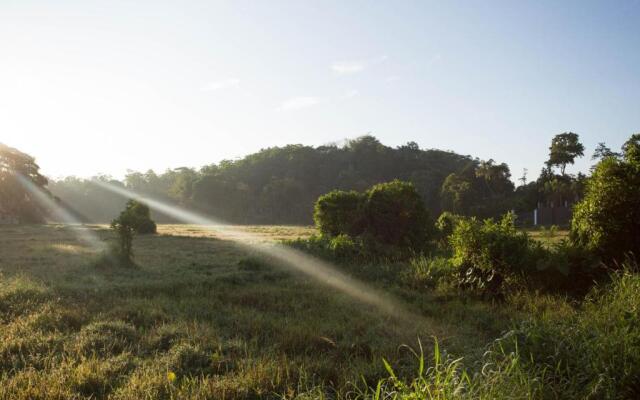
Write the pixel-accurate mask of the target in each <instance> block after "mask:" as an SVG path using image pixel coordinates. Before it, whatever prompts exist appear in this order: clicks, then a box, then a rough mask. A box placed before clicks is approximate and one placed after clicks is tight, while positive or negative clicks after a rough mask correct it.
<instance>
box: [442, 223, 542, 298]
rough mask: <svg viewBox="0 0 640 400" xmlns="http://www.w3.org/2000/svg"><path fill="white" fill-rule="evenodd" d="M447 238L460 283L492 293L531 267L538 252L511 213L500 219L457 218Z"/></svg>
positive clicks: (463, 285)
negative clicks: (496, 220)
mask: <svg viewBox="0 0 640 400" xmlns="http://www.w3.org/2000/svg"><path fill="white" fill-rule="evenodd" d="M449 240H450V244H451V249H452V252H453V256H452V258H451V261H452V263H453V265H454V266H455V267H457V268H458V269H459V284H460V285H461V286H462V287H463V288H470V289H481V290H483V291H484V292H485V293H491V294H496V293H498V292H500V290H501V288H502V285H503V283H504V281H505V280H510V279H516V278H519V277H522V276H523V275H524V274H526V273H527V272H529V270H533V269H534V268H535V265H536V264H537V260H538V259H539V257H540V251H541V246H540V245H539V244H538V243H537V242H534V241H533V240H531V239H530V238H529V236H528V235H527V234H526V233H525V232H521V231H518V230H517V229H516V227H515V216H514V215H513V214H512V213H508V214H506V215H505V216H504V217H503V218H502V220H500V221H499V222H495V221H494V220H492V219H487V220H484V221H480V220H478V219H476V218H475V217H471V218H460V219H459V220H458V221H457V223H456V225H455V228H454V230H453V233H452V234H451V236H450V238H449Z"/></svg>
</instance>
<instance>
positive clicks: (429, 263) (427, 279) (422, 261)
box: [403, 255, 456, 289]
mask: <svg viewBox="0 0 640 400" xmlns="http://www.w3.org/2000/svg"><path fill="white" fill-rule="evenodd" d="M455 271H456V269H455V268H454V266H453V265H452V264H451V261H450V260H449V259H448V258H446V257H426V256H424V255H420V256H418V257H414V258H412V259H411V260H409V263H408V269H407V271H406V272H405V274H404V276H403V280H404V281H405V282H406V283H407V284H408V285H409V286H412V287H416V288H429V289H434V288H437V287H439V286H441V285H442V286H447V285H449V284H450V282H452V281H453V280H454V275H455Z"/></svg>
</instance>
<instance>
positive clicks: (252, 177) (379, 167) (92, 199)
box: [49, 136, 478, 224]
mask: <svg viewBox="0 0 640 400" xmlns="http://www.w3.org/2000/svg"><path fill="white" fill-rule="evenodd" d="M477 163H478V161H476V160H474V159H472V158H471V157H469V156H462V155H459V154H456V153H453V152H449V151H441V150H434V149H420V148H419V147H418V145H417V144H415V143H409V144H407V145H403V146H399V147H398V148H392V147H389V146H385V145H383V144H382V143H380V142H379V141H378V140H377V139H376V138H374V137H372V136H364V137H361V138H357V139H354V140H350V141H348V143H346V144H345V145H344V146H335V145H329V146H319V147H310V146H303V145H288V146H284V147H272V148H267V149H263V150H261V151H259V152H257V153H254V154H249V155H247V156H245V157H243V158H241V159H237V160H225V161H222V162H220V163H218V164H211V165H207V166H205V167H203V168H201V169H200V170H193V169H189V168H178V169H173V170H168V171H166V172H164V173H156V172H154V171H147V172H130V173H129V174H127V176H126V177H125V179H124V181H122V182H117V181H114V180H113V179H111V178H109V177H98V178H97V179H101V180H107V181H109V182H110V183H111V184H117V185H121V186H124V187H126V188H127V189H130V190H133V191H135V192H136V193H140V194H143V195H145V196H149V197H151V198H154V199H157V200H160V201H164V202H167V203H169V204H177V205H180V206H184V207H189V208H193V209H197V210H198V211H200V212H204V213H208V214H211V215H212V216H214V217H216V218H218V219H221V220H224V221H228V222H232V223H243V224H249V223H253V224H256V223H259V224H274V223H278V224H310V223H312V222H313V219H312V215H313V211H314V204H315V202H316V200H317V199H318V197H319V196H321V195H322V194H325V193H327V192H329V191H331V190H334V189H340V190H344V191H350V190H357V191H364V190H365V189H366V188H368V187H370V186H372V185H374V184H376V183H379V182H388V181H391V180H393V179H401V180H404V181H409V182H412V183H413V184H414V185H415V188H416V190H417V192H418V193H419V194H420V196H421V197H422V198H423V201H424V202H425V204H426V208H427V209H428V210H429V211H430V213H431V214H433V215H438V214H439V213H440V207H441V200H440V188H441V186H442V182H443V181H444V179H445V178H446V176H447V175H449V174H450V173H453V172H457V171H459V170H461V169H463V168H464V167H465V166H467V165H469V164H477ZM49 186H50V188H51V191H52V193H53V194H55V195H56V196H58V197H60V198H61V199H63V200H64V201H65V203H67V204H69V206H70V207H72V208H73V209H76V210H78V212H79V213H81V214H83V215H85V216H86V217H87V220H89V221H92V222H106V221H110V219H111V218H112V216H113V215H116V214H117V213H118V212H119V211H120V210H121V209H122V206H123V201H122V199H121V198H119V197H118V196H117V195H115V194H113V193H110V192H109V191H106V190H104V188H101V187H99V186H97V185H93V184H92V183H91V181H90V180H82V179H78V178H73V177H70V178H66V179H63V180H58V181H53V182H51V184H50V185H49ZM157 218H158V220H157V221H158V222H163V223H167V222H175V221H174V220H172V219H170V218H169V217H167V216H164V215H158V216H157Z"/></svg>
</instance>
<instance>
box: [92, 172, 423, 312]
mask: <svg viewBox="0 0 640 400" xmlns="http://www.w3.org/2000/svg"><path fill="white" fill-rule="evenodd" d="M93 182H94V183H95V184H97V185H99V186H101V187H103V188H105V189H107V190H110V191H112V192H115V193H118V194H120V195H122V196H124V197H127V198H132V199H135V200H138V201H141V202H144V203H146V204H147V205H149V207H151V208H152V209H155V210H156V211H158V212H161V213H163V214H166V215H168V216H171V217H173V218H175V219H178V220H181V221H182V222H186V223H190V224H195V225H200V226H203V227H204V228H205V229H209V230H213V231H223V232H227V233H230V234H231V235H230V240H233V241H235V242H237V243H238V244H239V245H241V246H243V247H245V248H247V249H250V250H253V251H258V252H260V253H262V254H265V255H267V256H269V257H272V258H273V259H275V260H277V261H278V262H279V264H281V265H282V266H285V267H288V268H291V269H294V270H297V271H299V272H302V273H304V274H305V275H307V276H309V277H311V278H313V279H314V280H316V281H318V282H320V283H322V284H325V285H327V286H330V287H332V288H334V289H337V290H339V291H340V292H342V293H345V294H347V295H349V296H350V297H352V298H353V299H356V300H358V301H359V302H361V303H364V304H368V305H371V306H374V307H375V308H377V309H378V310H380V311H382V312H383V313H384V314H386V315H388V316H394V317H400V318H402V319H406V320H409V321H412V322H415V323H421V322H426V321H425V318H424V317H421V316H419V315H416V314H415V313H413V312H411V311H409V310H407V308H406V307H405V306H403V305H402V304H401V303H400V302H399V301H398V300H396V299H394V298H392V297H391V296H389V295H388V294H386V293H384V292H381V291H380V290H377V289H374V288H372V287H371V286H369V285H367V284H365V283H364V282H361V281H359V280H357V279H354V278H352V277H350V276H348V275H346V274H344V273H342V272H340V271H339V270H338V269H336V268H335V267H333V266H332V265H331V264H329V263H327V262H326V261H323V260H320V259H318V258H316V257H313V256H310V255H308V254H305V253H303V252H301V251H299V250H295V249H292V248H290V247H286V246H284V245H281V244H276V243H264V242H262V241H260V240H259V239H260V237H259V236H258V235H255V234H251V233H248V232H244V231H240V230H238V229H236V228H233V226H231V225H230V224H227V223H224V222H223V221H219V220H215V219H212V218H210V217H206V216H203V215H200V214H198V213H194V212H192V211H187V210H184V209H182V208H179V207H176V206H172V205H168V204H166V203H164V202H161V201H158V200H155V199H153V198H150V197H147V196H143V195H140V194H137V193H135V192H133V191H131V190H128V189H125V188H123V187H119V186H115V185H112V184H109V183H106V182H102V181H99V180H94V181H93Z"/></svg>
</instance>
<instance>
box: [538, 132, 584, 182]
mask: <svg viewBox="0 0 640 400" xmlns="http://www.w3.org/2000/svg"><path fill="white" fill-rule="evenodd" d="M583 155H584V146H583V145H582V143H580V137H579V136H578V134H577V133H573V132H565V133H561V134H559V135H556V136H555V137H554V138H553V139H552V140H551V147H549V160H548V161H547V166H549V167H550V168H551V167H560V174H561V175H562V176H564V173H565V169H566V168H567V164H573V163H574V162H575V159H576V157H582V156H583Z"/></svg>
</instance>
